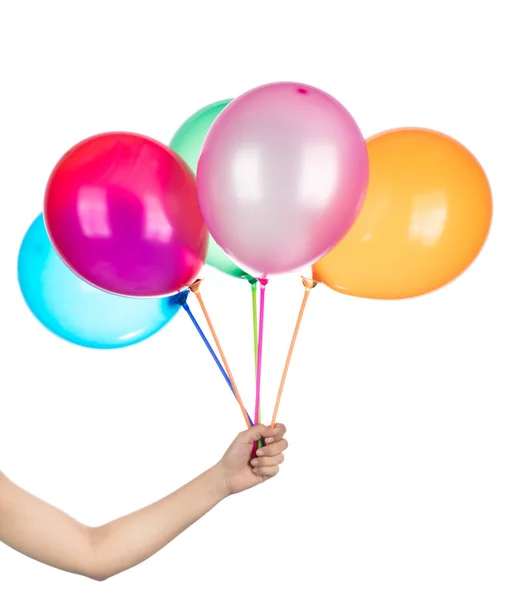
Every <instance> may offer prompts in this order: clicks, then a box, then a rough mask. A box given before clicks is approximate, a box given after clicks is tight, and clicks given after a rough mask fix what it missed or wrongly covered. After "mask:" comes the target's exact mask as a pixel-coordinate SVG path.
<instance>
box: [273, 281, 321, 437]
mask: <svg viewBox="0 0 508 600" xmlns="http://www.w3.org/2000/svg"><path fill="white" fill-rule="evenodd" d="M302 281H303V285H304V286H305V292H304V294H303V300H302V304H301V306H300V312H299V313H298V318H297V319H296V325H295V329H294V331H293V337H292V339H291V344H290V345H289V351H288V355H287V358H286V364H285V365H284V371H283V373H282V378H281V381H280V385H279V391H278V393H277V399H276V401H275V408H274V409H273V416H272V423H271V426H272V427H274V426H275V423H276V421H277V413H278V412H279V406H280V400H281V398H282V392H283V391H284V385H285V383H286V377H287V374H288V370H289V365H290V363H291V358H292V356H293V350H294V349H295V343H296V338H297V337H298V332H299V331H300V325H301V323H302V318H303V313H304V312H305V307H306V306H307V300H308V299H309V294H310V291H311V290H312V289H314V288H315V287H316V285H317V281H313V280H312V279H307V278H306V277H302Z"/></svg>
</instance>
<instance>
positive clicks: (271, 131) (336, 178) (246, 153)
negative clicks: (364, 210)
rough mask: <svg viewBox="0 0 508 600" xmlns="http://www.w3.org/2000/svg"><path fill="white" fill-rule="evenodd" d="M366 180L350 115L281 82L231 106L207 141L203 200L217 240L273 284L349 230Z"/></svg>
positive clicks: (200, 174)
mask: <svg viewBox="0 0 508 600" xmlns="http://www.w3.org/2000/svg"><path fill="white" fill-rule="evenodd" d="M367 182H368V158H367V149H366V144H365V140H364V138H363V135H362V133H361V132H360V129H359V128H358V125H357V124H356V122H355V121H354V119H353V118H352V116H351V115H350V114H349V112H348V111H347V110H346V109H345V108H344V107H343V106H342V105H341V104H340V103H339V102H337V100H335V99H334V98H332V97H331V96H330V95H328V94H326V93H325V92H322V91H321V90H318V89H316V88H314V87H310V86H308V85H302V84H297V83H275V84H269V85H265V86H262V87H258V88H256V89H254V90H251V91H250V92H247V93H246V94H243V95H242V96H239V97H238V98H237V99H236V100H234V101H233V102H231V104H229V105H228V106H227V107H226V108H225V109H224V110H223V111H222V113H221V114H220V115H219V116H218V117H217V119H216V121H215V122H214V124H213V125H212V127H211V129H210V131H209V133H208V136H207V138H206V140H205V143H204V146H203V150H202V153H201V157H200V159H199V163H198V168H197V185H198V197H199V203H200V205H201V211H202V213H203V216H204V218H205V222H206V224H207V227H208V229H209V231H210V233H211V234H212V237H213V238H214V239H215V241H216V242H217V243H218V244H219V245H220V246H221V247H222V248H223V250H224V251H225V252H226V253H227V254H229V255H230V256H231V257H232V258H233V259H234V260H235V261H236V262H238V263H239V264H241V265H242V267H243V268H245V270H247V271H248V272H249V273H253V274H255V275H257V276H258V277H268V276H269V275H276V274H280V273H284V272H288V271H293V270H296V269H299V268H301V267H303V266H304V265H308V264H310V263H313V262H315V261H316V260H318V259H319V258H320V257H321V256H323V255H324V254H325V253H326V252H328V251H329V250H331V249H332V248H333V247H334V246H335V245H336V244H337V242H339V241H340V240H341V239H342V238H343V237H344V236H345V235H346V233H347V232H348V230H349V229H350V227H351V226H352V224H353V223H354V221H355V219H356V217H357V216H358V214H359V211H360V209H361V207H362V204H363V200H364V197H365V193H366V190H367Z"/></svg>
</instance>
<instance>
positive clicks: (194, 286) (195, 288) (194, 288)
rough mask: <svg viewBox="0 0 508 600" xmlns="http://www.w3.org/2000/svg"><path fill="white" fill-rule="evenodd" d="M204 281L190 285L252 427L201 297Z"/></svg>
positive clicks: (248, 420)
mask: <svg viewBox="0 0 508 600" xmlns="http://www.w3.org/2000/svg"><path fill="white" fill-rule="evenodd" d="M201 283H202V280H201V279H198V280H196V281H195V282H194V283H193V284H192V285H190V286H189V289H190V291H191V292H192V293H193V294H194V296H196V298H197V300H198V302H199V306H200V307H201V310H202V311H203V315H204V317H205V319H206V322H207V324H208V328H209V329H210V331H211V333H212V337H213V339H214V341H215V345H216V346H217V350H218V351H219V355H220V357H221V359H222V364H223V365H224V369H225V370H226V373H227V376H228V378H229V381H230V383H231V387H232V388H233V392H234V394H235V398H236V400H237V401H238V404H239V405H240V409H241V411H242V413H243V417H244V419H245V422H246V423H247V426H248V427H252V425H253V423H252V421H251V418H250V417H249V413H248V412H247V410H246V409H245V406H244V404H243V402H242V398H241V396H240V392H239V391H238V387H237V385H236V383H235V380H234V378H233V374H232V373H231V369H230V368H229V364H228V361H227V360H226V356H225V354H224V351H223V350H222V346H221V344H220V342H219V338H218V337H217V332H216V331H215V328H214V326H213V323H212V321H211V319H210V315H209V314H208V311H207V310H206V306H205V303H204V302H203V298H202V297H201V292H200V291H199V287H200V285H201Z"/></svg>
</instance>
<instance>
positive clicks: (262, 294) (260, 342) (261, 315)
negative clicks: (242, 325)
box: [251, 279, 268, 458]
mask: <svg viewBox="0 0 508 600" xmlns="http://www.w3.org/2000/svg"><path fill="white" fill-rule="evenodd" d="M259 283H260V295H259V321H258V360H257V364H256V407H255V413H254V425H259V407H260V404H261V361H262V358H263V328H264V324H265V291H266V289H265V288H266V284H267V283H268V279H259ZM260 446H261V443H260V442H257V443H256V442H254V444H253V445H252V454H251V457H252V458H256V452H257V449H258V448H259V447H260Z"/></svg>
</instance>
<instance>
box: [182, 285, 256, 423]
mask: <svg viewBox="0 0 508 600" xmlns="http://www.w3.org/2000/svg"><path fill="white" fill-rule="evenodd" d="M181 305H182V307H183V309H184V310H185V312H186V313H187V314H188V315H189V317H190V320H191V321H192V323H193V324H194V327H195V328H196V330H197V332H198V333H199V335H200V336H201V339H202V340H203V342H204V343H205V346H206V347H207V348H208V351H209V352H210V354H211V355H212V358H213V360H214V361H215V364H216V365H217V366H218V367H219V370H220V372H221V373H222V376H223V377H224V379H225V380H226V383H227V384H228V386H229V389H230V390H231V391H232V392H233V396H234V397H235V398H236V394H235V390H234V388H233V385H232V384H231V381H230V379H229V377H228V374H227V373H226V371H225V370H224V367H223V366H222V363H221V362H220V360H219V358H218V356H217V354H215V351H214V349H213V348H212V346H211V345H210V342H209V341H208V339H207V338H206V335H205V333H204V331H203V330H202V329H201V327H200V326H199V323H198V322H197V321H196V318H195V317H194V315H193V314H192V311H191V309H190V307H189V305H188V304H187V295H185V297H184V298H183V299H182V302H181ZM247 417H248V419H249V423H250V424H251V426H253V425H254V423H253V422H252V419H251V418H250V416H249V414H247Z"/></svg>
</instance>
